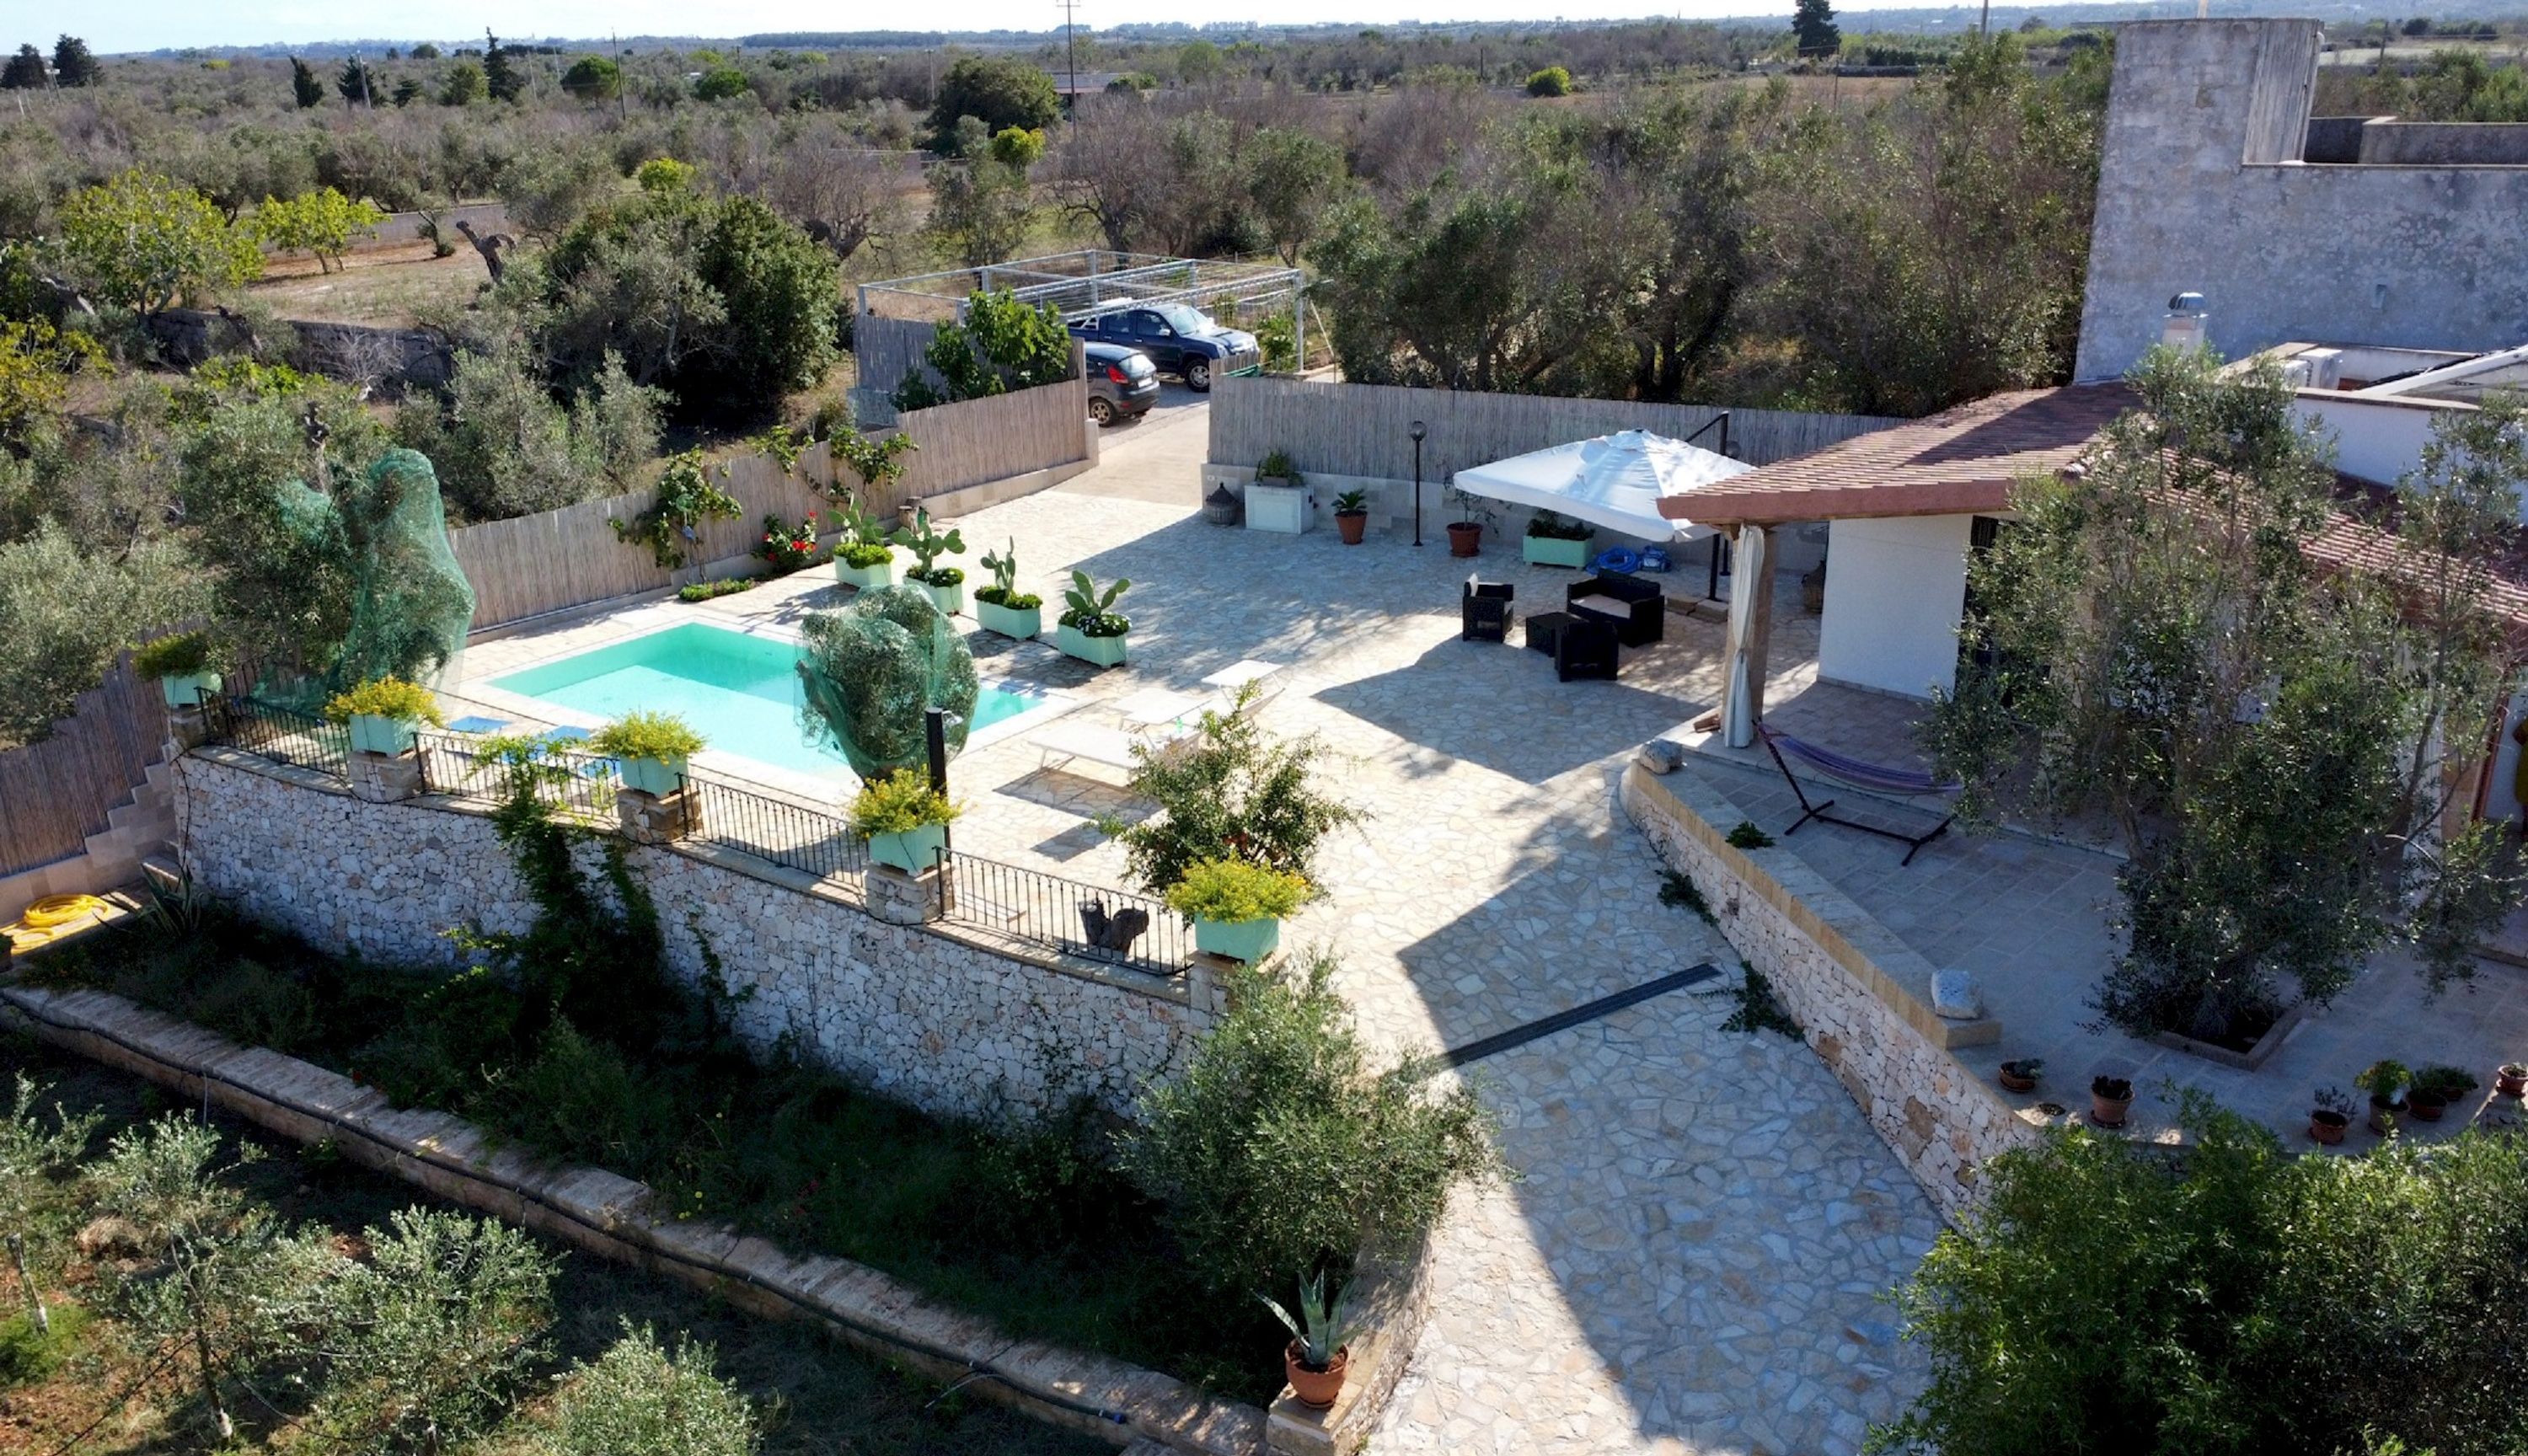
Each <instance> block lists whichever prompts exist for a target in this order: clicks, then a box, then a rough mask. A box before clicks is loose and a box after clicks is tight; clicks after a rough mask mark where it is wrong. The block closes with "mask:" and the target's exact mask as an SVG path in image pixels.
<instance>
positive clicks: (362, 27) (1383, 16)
mask: <svg viewBox="0 0 2528 1456" xmlns="http://www.w3.org/2000/svg"><path fill="white" fill-rule="evenodd" d="M1887 3H1889V4H1903V5H1921V4H1922V3H1924V0H1887ZM1767 8H1775V7H1768V6H1767V5H1766V4H1765V3H1764V0H1699V3H1691V0H1690V3H1681V4H1676V5H1671V6H1665V7H1660V6H1657V5H1655V4H1654V5H1650V6H1646V5H1645V4H1644V3H1643V0H1595V3H1593V0H1447V3H1446V4H1444V5H1440V6H1436V7H1433V8H1430V9H1425V10H1416V9H1414V8H1413V7H1412V6H1411V5H1409V4H1405V3H1399V0H1368V3H1367V4H1366V5H1364V4H1363V3H1362V0H1272V3H1270V4H1266V3H1263V0H1232V3H1230V4H1228V5H1225V6H1220V7H1216V8H1205V9H1203V10H1201V11H1199V12H1197V13H1193V14H1188V13H1187V12H1186V10H1185V7H1184V6H1183V5H1182V4H1172V3H1168V0H1086V3H1083V4H1081V5H1080V7H1079V19H1080V24H1081V25H1082V26H1090V27H1096V26H1122V25H1131V24H1134V23H1147V22H1164V21H1186V22H1189V23H1191V24H1196V25H1199V24H1202V23H1203V22H1206V21H1237V20H1270V21H1272V22H1275V23H1279V24H1286V25H1288V24H1296V25H1313V24H1319V23H1324V22H1341V23H1343V24H1353V23H1357V24H1359V25H1363V26H1372V25H1381V24H1387V23H1392V22H1396V21H1403V20H1422V21H1511V20H1536V21H1548V20H1623V19H1637V18H1643V17H1647V16H1656V15H1671V16H1682V17H1685V18H1687V19H1703V20H1709V19H1712V18H1716V17H1719V16H1726V15H1747V14H1751V13H1756V12H1761V11H1764V10H1765V9H1767ZM1777 8H1778V9H1780V10H1781V12H1782V14H1783V16H1784V18H1785V19H1786V20H1787V18H1788V17H1789V14H1790V9H1791V5H1790V0H1781V3H1780V4H1779V6H1778V7H1777ZM1837 8H1838V9H1854V10H1861V9H1869V8H1871V7H1870V5H1869V4H1868V3H1867V0H1861V3H1853V4H1849V5H1844V6H1838V7H1837ZM8 9H9V11H10V12H11V14H10V16H9V17H8V19H9V20H10V21H13V22H15V23H16V24H15V26H14V27H13V28H17V29H23V30H26V31H27V32H28V33H27V34H26V36H25V37H23V38H26V39H33V40H35V41H37V42H38V43H39V44H43V45H45V46H46V48H47V49H49V48H50V44H49V41H50V36H51V33H52V32H53V31H54V30H56V29H61V28H69V29H72V30H74V31H75V32H76V33H78V34H79V36H80V37H81V38H83V39H85V40H86V41H87V43H88V45H89V47H90V48H92V49H94V50H97V51H99V52H105V53H115V52H129V51H151V50H161V49H167V48H172V47H183V46H230V45H236V46H247V45H270V44H306V43H309V42H314V41H344V40H367V39H376V40H443V41H444V40H448V39H452V38H455V37H459V36H469V35H479V34H481V33H482V32H483V28H484V27H485V26H491V27H493V28H494V29H497V30H498V31H500V33H501V34H502V35H504V36H506V35H512V34H514V35H517V36H519V37H522V38H536V37H542V36H548V35H551V36H567V37H573V38H582V37H594V36H600V35H606V34H615V35H705V36H731V35H747V34H757V33H761V32H764V31H770V30H880V29H916V30H998V29H1019V30H1047V29H1051V28H1052V27H1054V26H1058V25H1060V24H1061V23H1062V10H1061V7H1059V6H1058V5H1056V4H1054V3H1053V0H945V3H941V4H932V5H924V6H921V7H919V8H897V7H883V6H875V5H865V4H843V5H836V4H833V3H830V0H822V3H819V0H524V3H519V0H510V3H505V4H503V3H498V0H433V3H432V4H430V5H428V6H426V7H413V8H409V9H407V8H402V7H396V8H394V9H388V8H385V7H378V8H369V7H360V6H344V5H342V4H340V3H339V0H335V3H319V0H243V3H237V0H230V3H212V4H204V3H202V0H101V3H98V4H95V5H89V6H81V7H76V8H67V9H58V10H50V9H48V10H43V11H38V10H37V9H36V7H35V6H34V5H33V4H32V3H31V0H16V3H12V4H10V5H9V6H8ZM35 31H41V32H43V33H42V34H40V35H38V34H35V33H34V32H35ZM6 38H7V39H8V41H9V43H10V46H11V47H12V48H14V46H15V44H16V43H17V42H18V41H19V40H20V39H21V38H22V37H20V36H16V35H10V36H8V37H6Z"/></svg>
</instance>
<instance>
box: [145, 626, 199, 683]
mask: <svg viewBox="0 0 2528 1456" xmlns="http://www.w3.org/2000/svg"><path fill="white" fill-rule="evenodd" d="M210 665H211V636H210V634H209V633H207V632H179V633H177V634H176V635H174V636H173V637H162V638H159V639H158V640H157V641H155V642H153V643H151V644H149V645H148V646H147V647H144V648H142V649H141V650H139V651H136V652H134V653H132V671H134V672H137V673H139V674H140V675H141V676H142V677H189V676H191V675H193V674H194V673H197V672H203V671H206V670H208V669H209V667H210Z"/></svg>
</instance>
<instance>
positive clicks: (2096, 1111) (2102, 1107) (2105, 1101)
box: [2089, 1078, 2133, 1127]
mask: <svg viewBox="0 0 2528 1456" xmlns="http://www.w3.org/2000/svg"><path fill="white" fill-rule="evenodd" d="M2101 1080H2102V1081H2103V1080H2104V1079H2103V1078H2102V1079H2101ZM2132 1111H2133V1084H2132V1083H2130V1082H2127V1083H2125V1084H2124V1095H2123V1096H2122V1097H2110V1096H2108V1095H2107V1093H2106V1091H2105V1089H2104V1088H2103V1087H2101V1086H2099V1085H2097V1084H2095V1083H2092V1084H2091V1085H2090V1087H2089V1121H2090V1122H2091V1123H2092V1124H2093V1125H2095V1126H2099V1127H2122V1126H2123V1125H2125V1118H2126V1117H2127V1115H2129V1114H2130V1113H2131V1112H2132Z"/></svg>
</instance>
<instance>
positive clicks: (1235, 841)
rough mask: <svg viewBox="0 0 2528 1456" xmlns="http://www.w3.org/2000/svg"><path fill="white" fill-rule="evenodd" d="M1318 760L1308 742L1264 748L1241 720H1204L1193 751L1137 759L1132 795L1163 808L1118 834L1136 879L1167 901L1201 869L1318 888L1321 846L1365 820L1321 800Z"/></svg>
mask: <svg viewBox="0 0 2528 1456" xmlns="http://www.w3.org/2000/svg"><path fill="white" fill-rule="evenodd" d="M1253 691H1254V690H1253V689H1252V688H1251V687H1250V688H1248V689H1246V690H1245V693H1252V692H1253ZM1245 693H1241V695H1240V703H1241V705H1242V704H1243V702H1244V698H1245ZM1324 752H1325V750H1324V748H1323V746H1322V745H1321V744H1319V743H1318V742H1317V740H1315V739H1313V738H1304V739H1298V740H1294V741H1291V742H1288V743H1276V742H1273V741H1270V740H1268V739H1267V738H1266V737H1265V736H1264V731H1263V730H1262V729H1261V728H1259V727H1257V726H1256V725H1255V722H1254V720H1253V719H1252V718H1250V717H1248V716H1246V714H1244V713H1243V712H1239V711H1232V712H1226V713H1205V714H1204V715H1203V719H1202V725H1201V726H1200V727H1199V728H1198V729H1196V730H1195V732H1194V736H1193V741H1192V742H1190V743H1182V744H1172V745H1170V746H1169V749H1168V751H1167V753H1165V754H1145V755H1143V756H1142V758H1141V761H1140V765H1139V766H1138V767H1137V768H1135V769H1134V770H1133V772H1132V791H1133V792H1134V793H1136V794H1139V795H1142V796H1144V797H1146V798H1148V799H1151V800H1153V801H1155V802H1156V803H1157V805H1158V806H1159V811H1158V812H1157V813H1155V814H1152V815H1151V816H1150V817H1148V818H1146V819H1143V820H1141V821H1140V822H1138V823H1136V824H1133V825H1131V826H1130V827H1120V828H1119V829H1118V830H1117V837H1118V838H1120V839H1122V840H1123V842H1124V855H1125V859H1126V862H1127V863H1128V864H1129V865H1130V867H1131V869H1132V875H1133V877H1134V878H1135V879H1138V880H1139V881H1140V882H1141V883H1142V884H1144V885H1147V886H1148V887H1149V888H1150V891H1151V893H1153V894H1164V893H1166V892H1167V891H1168V890H1169V889H1170V888H1171V887H1173V886H1175V885H1177V884H1179V883H1181V882H1182V881H1183V880H1184V879H1185V876H1186V875H1187V874H1188V873H1189V872H1191V870H1192V869H1193V867H1194V866H1195V865H1197V864H1200V863H1203V862H1205V861H1216V860H1222V859H1237V860H1241V861H1243V862H1245V863H1248V864H1255V865H1260V866H1262V867H1263V868H1266V869H1271V870H1276V871H1279V872H1281V873H1284V874H1290V875H1296V876H1298V877H1299V878H1301V879H1302V880H1313V879H1315V878H1316V876H1315V874H1314V873H1313V869H1314V861H1315V858H1316V849H1317V842H1318V841H1319V840H1321V839H1323V838H1324V837H1325V836H1326V835H1327V834H1329V833H1331V832H1333V831H1334V830H1336V829H1340V828H1343V827H1345V826H1347V825H1352V824H1357V823H1359V822H1360V820H1361V817H1362V815H1361V813H1360V811H1359V810H1358V809H1355V808H1353V807H1352V806H1349V805H1347V804H1344V803H1342V802H1341V801H1339V800H1336V799H1333V798H1330V797H1328V796H1327V795H1325V794H1323V793H1321V792H1319V790H1318V788H1317V786H1316V784H1315V782H1314V779H1315V770H1316V765H1317V761H1318V760H1319V758H1321V757H1322V756H1323V755H1324Z"/></svg>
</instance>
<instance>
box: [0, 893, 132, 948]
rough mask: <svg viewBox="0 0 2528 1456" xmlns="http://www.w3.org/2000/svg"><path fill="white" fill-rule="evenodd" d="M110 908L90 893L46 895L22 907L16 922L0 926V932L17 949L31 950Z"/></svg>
mask: <svg viewBox="0 0 2528 1456" xmlns="http://www.w3.org/2000/svg"><path fill="white" fill-rule="evenodd" d="M110 909H112V907H110V906H108V905H107V904H106V903H105V902H104V901H103V900H100V899H98V898H97V897H96V896H93V895H47V896H45V897H44V898H43V899H41V900H38V901H36V902H35V903H34V904H32V905H30V906H28V907H26V913H25V914H23V915H21V916H19V917H18V923H16V924H14V925H10V926H7V927H0V933H5V934H7V935H8V937H9V942H10V944H11V945H13V946H16V947H17V948H18V949H19V950H22V951H25V950H32V949H34V948H35V947H36V946H40V945H42V944H44V943H45V942H46V941H49V940H51V939H52V938H53V937H54V936H57V935H60V934H62V933H63V932H65V931H68V930H71V929H74V928H76V927H77V926H79V924H80V923H81V922H83V921H85V920H87V919H88V918H90V917H91V916H95V915H100V914H103V913H104V912H105V911H106V910H110Z"/></svg>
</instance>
